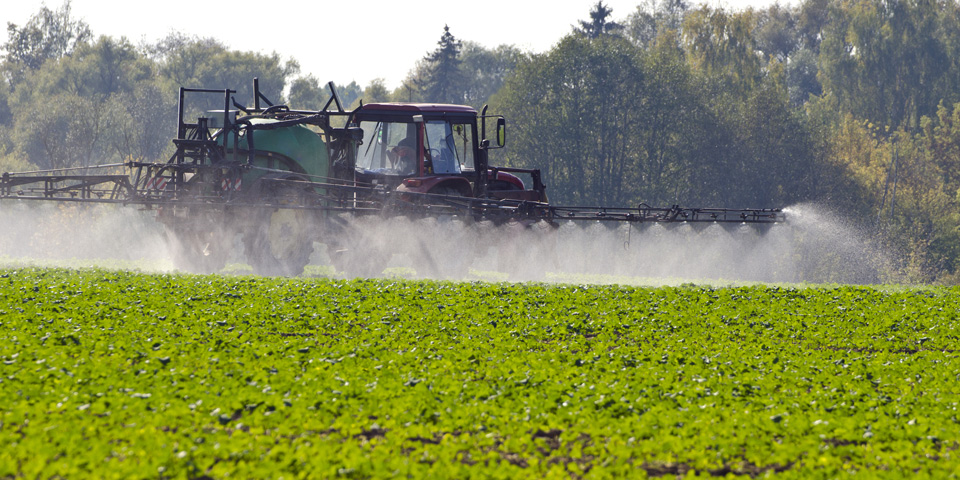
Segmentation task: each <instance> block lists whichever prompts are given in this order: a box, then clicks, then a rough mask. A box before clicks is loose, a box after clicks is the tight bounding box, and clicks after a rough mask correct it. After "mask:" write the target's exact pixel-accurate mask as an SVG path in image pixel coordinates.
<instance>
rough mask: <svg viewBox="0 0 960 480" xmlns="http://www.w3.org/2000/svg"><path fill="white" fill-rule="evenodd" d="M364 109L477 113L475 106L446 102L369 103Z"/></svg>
mask: <svg viewBox="0 0 960 480" xmlns="http://www.w3.org/2000/svg"><path fill="white" fill-rule="evenodd" d="M360 110H361V111H364V110H380V111H391V112H416V113H466V114H470V115H476V114H477V111H476V110H474V109H473V107H468V106H466V105H450V104H445V103H367V104H365V105H363V107H361V108H360Z"/></svg>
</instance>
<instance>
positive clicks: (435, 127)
mask: <svg viewBox="0 0 960 480" xmlns="http://www.w3.org/2000/svg"><path fill="white" fill-rule="evenodd" d="M354 122H355V123H356V124H357V125H358V126H359V127H360V128H361V129H362V130H363V142H362V143H361V144H360V145H359V146H358V148H357V161H356V169H357V181H358V182H359V183H367V184H372V185H383V186H385V187H386V188H388V189H391V190H392V189H399V190H406V191H413V192H418V193H443V194H456V195H463V196H472V195H473V192H474V188H473V185H472V183H471V181H470V180H469V179H467V178H466V176H465V172H472V171H475V169H476V163H475V162H476V156H477V150H478V145H477V141H476V138H477V112H476V110H474V109H472V108H470V107H464V106H459V105H435V104H397V103H374V104H367V105H363V106H362V107H360V108H359V109H357V110H356V112H355V117H354Z"/></svg>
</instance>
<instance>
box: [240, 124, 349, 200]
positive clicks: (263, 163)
mask: <svg viewBox="0 0 960 480" xmlns="http://www.w3.org/2000/svg"><path fill="white" fill-rule="evenodd" d="M237 123H238V125H239V126H240V127H241V128H239V129H231V131H230V132H229V133H228V134H227V135H225V136H224V137H223V141H224V142H225V145H226V148H227V152H231V149H232V148H233V146H234V145H236V153H238V154H239V156H240V158H242V157H243V156H244V155H245V156H246V158H247V163H248V164H250V165H252V166H254V167H259V168H254V169H250V170H248V171H247V173H245V174H244V177H243V181H244V183H247V182H254V181H256V180H258V179H259V178H261V177H263V176H266V175H271V174H276V171H277V170H282V171H289V172H292V173H297V174H303V175H305V176H306V177H307V178H315V179H326V178H328V177H329V176H330V152H329V149H328V147H327V144H326V142H324V140H323V138H322V137H321V136H320V134H318V133H317V132H315V131H313V130H311V129H310V128H309V127H307V126H306V125H304V124H303V123H292V122H285V121H284V120H282V119H277V118H269V117H260V116H250V117H242V118H239V119H238V120H237ZM235 134H236V135H237V138H236V142H234V138H233V137H234V135H235ZM307 178H304V179H307Z"/></svg>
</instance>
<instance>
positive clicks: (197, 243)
mask: <svg viewBox="0 0 960 480" xmlns="http://www.w3.org/2000/svg"><path fill="white" fill-rule="evenodd" d="M206 220H208V221H203V220H197V219H194V220H192V221H176V222H172V223H166V224H165V230H166V237H167V242H168V244H169V246H170V249H171V251H172V252H171V253H172V254H173V264H174V267H176V269H177V270H182V271H185V272H191V273H217V272H219V271H220V270H223V267H224V266H226V264H227V259H228V258H229V256H230V249H231V247H232V244H233V235H232V232H230V231H229V230H227V229H226V228H225V227H223V226H222V225H218V224H221V223H222V221H223V219H222V218H220V219H213V218H207V219H206Z"/></svg>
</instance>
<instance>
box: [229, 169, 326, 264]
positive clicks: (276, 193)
mask: <svg viewBox="0 0 960 480" xmlns="http://www.w3.org/2000/svg"><path fill="white" fill-rule="evenodd" d="M304 193H305V192H303V191H299V190H297V189H295V188H291V187H286V186H280V187H273V188H270V189H269V190H267V191H266V192H265V194H264V195H263V196H262V197H261V198H262V199H263V200H264V201H265V202H266V203H269V204H273V205H291V206H294V205H303V204H305V201H306V197H305V195H304ZM312 220H313V219H312V213H311V211H310V210H304V209H298V208H282V207H277V208H263V209H260V210H259V211H257V212H256V213H254V214H253V221H252V223H251V224H250V227H249V228H248V229H247V232H245V233H244V237H243V246H244V253H245V254H246V256H247V262H248V263H250V266H252V267H253V272H254V273H256V274H257V275H270V276H288V277H292V276H297V275H300V274H302V273H303V269H304V267H306V265H307V264H308V263H310V254H311V253H313V238H312V237H313V236H312V225H313V222H312Z"/></svg>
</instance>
